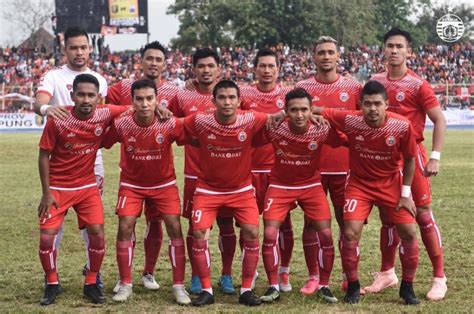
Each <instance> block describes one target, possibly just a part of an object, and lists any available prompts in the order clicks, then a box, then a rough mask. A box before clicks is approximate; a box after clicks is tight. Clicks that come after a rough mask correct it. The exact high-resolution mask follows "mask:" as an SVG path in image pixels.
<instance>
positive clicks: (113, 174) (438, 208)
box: [0, 130, 474, 313]
mask: <svg viewBox="0 0 474 314" xmlns="http://www.w3.org/2000/svg"><path fill="white" fill-rule="evenodd" d="M39 136H40V135H39V134H35V133H34V134H0V198H1V200H2V201H1V202H0V231H1V238H0V312H6V311H11V312H18V311H26V312H38V311H54V312H57V311H60V312H73V311H91V310H94V311H95V310H98V311H104V312H105V311H107V312H110V311H113V312H117V311H120V312H129V311H133V312H145V311H146V312H160V311H166V312H190V311H192V312H201V311H202V312H204V311H208V312H209V311H212V312H222V311H226V312H227V311H231V312H237V311H242V310H245V311H255V312H263V311H265V312H277V311H286V312H287V311H289V312H300V313H301V312H309V311H310V312H316V311H321V312H328V311H331V312H332V311H338V312H339V311H360V312H368V311H370V312H382V311H384V312H401V311H403V312H415V311H428V312H471V311H472V308H473V307H474V299H473V297H472V291H471V290H470V289H472V288H471V286H472V285H471V282H472V274H473V273H474V269H473V261H474V253H473V252H474V242H473V241H472V239H473V238H474V237H473V236H474V232H473V228H472V226H471V221H472V212H471V211H472V209H473V208H474V206H473V205H474V200H473V180H472V173H473V172H474V162H473V156H474V154H473V153H474V141H473V138H474V131H454V130H453V131H449V132H448V133H447V138H446V147H445V149H444V152H443V156H442V163H441V173H440V174H439V175H438V176H437V177H436V178H434V180H433V194H434V200H433V208H434V210H435V215H436V219H437V221H438V223H439V227H440V229H441V232H442V236H443V241H444V248H445V267H446V273H447V276H448V279H449V291H448V295H447V298H446V300H444V301H442V302H428V301H423V302H422V303H421V305H419V306H417V307H407V306H404V305H402V304H401V301H400V299H399V298H398V291H397V290H395V289H390V290H388V291H384V292H383V293H382V294H379V295H371V296H366V297H364V298H362V300H361V303H360V304H359V305H357V306H348V305H345V304H343V303H341V302H339V303H338V304H336V305H326V304H323V303H322V302H321V301H319V300H318V299H317V298H316V297H302V296H301V295H300V294H299V293H298V290H299V287H301V286H302V285H303V283H304V280H305V279H306V269H305V265H304V257H303V252H302V247H301V227H302V214H301V211H299V210H295V211H294V214H293V223H294V226H295V227H294V229H295V249H294V253H293V261H292V265H291V266H292V271H291V282H292V284H293V287H294V290H293V292H291V293H289V294H283V295H282V298H281V300H280V301H279V302H276V303H274V304H272V305H265V306H262V307H259V308H255V309H249V308H244V307H242V306H240V305H239V304H238V301H237V296H224V295H222V294H221V293H219V292H218V290H219V289H218V287H217V285H216V284H214V288H215V291H216V302H217V303H216V304H215V305H212V306H209V307H206V308H204V309H195V308H189V307H179V306H176V305H174V304H173V298H172V295H171V291H170V290H171V288H170V285H171V269H170V266H169V263H168V256H167V241H166V240H165V241H164V242H163V248H162V250H161V255H160V260H159V262H158V269H157V279H158V281H159V282H160V284H161V286H162V288H161V289H160V290H159V291H158V292H149V291H145V290H144V289H143V288H142V287H140V286H139V285H138V284H137V285H136V286H135V288H134V295H133V298H132V299H131V300H130V301H129V302H127V303H125V304H114V303H112V301H111V300H110V297H111V296H112V288H113V286H114V285H115V283H116V280H117V278H118V271H117V267H116V262H115V240H114V239H115V233H116V228H117V219H116V217H115V215H114V205H115V201H116V193H117V186H118V185H117V183H118V166H117V165H118V158H119V155H118V149H117V148H114V149H113V150H111V151H106V152H105V153H104V161H105V169H106V194H105V201H104V208H105V223H106V225H105V230H106V246H107V253H106V257H105V259H104V263H103V267H102V273H103V278H104V280H105V283H106V295H107V297H108V303H107V304H106V305H104V306H100V307H94V306H93V305H90V304H89V303H88V302H87V301H85V300H84V299H83V298H82V297H81V295H82V280H83V279H82V275H81V273H82V266H83V265H84V262H85V251H84V245H83V243H82V239H81V237H80V234H79V232H78V230H77V223H76V218H75V214H74V212H73V211H70V214H69V215H68V216H67V218H66V232H65V236H64V240H63V244H62V247H61V250H60V253H59V259H58V261H59V273H60V277H61V282H62V285H63V287H64V288H65V293H64V294H62V295H61V296H60V297H59V298H58V299H57V300H56V303H55V304H54V305H51V306H49V307H48V308H41V307H40V306H39V305H38V301H39V299H40V298H41V296H42V293H43V289H42V285H43V273H42V269H41V265H40V262H39V258H38V253H37V251H38V227H37V219H36V209H37V206H38V202H39V199H40V183H39V178H38V170H37V143H38V141H39ZM427 138H428V139H431V133H430V132H428V134H427ZM428 142H429V141H428ZM175 155H176V157H175V158H176V162H175V164H176V167H177V174H178V182H179V186H180V187H181V186H182V164H183V157H182V150H181V149H179V148H178V149H176V150H175ZM183 224H184V225H186V226H185V227H184V228H183V229H184V230H187V222H185V221H183ZM379 225H380V223H379V221H378V215H377V212H376V210H374V211H373V212H372V216H371V218H370V222H369V224H368V226H367V227H366V228H365V230H364V234H363V239H362V248H361V250H362V251H361V254H362V258H361V263H360V279H361V283H362V284H368V283H369V282H370V281H371V280H372V273H373V272H374V271H377V270H378V267H379V259H380V253H379V249H378V235H379V231H378V230H379ZM333 227H335V222H334V221H333ZM137 229H138V230H137V235H138V244H137V249H136V258H135V263H134V265H135V267H134V281H135V283H138V280H139V276H140V273H141V270H142V269H143V249H142V248H143V241H142V235H143V232H144V224H143V218H141V219H140V220H139V222H138V225H137ZM334 237H336V235H334ZM211 242H212V249H211V250H212V253H213V270H212V273H213V282H214V283H215V282H216V280H217V276H218V274H219V269H220V257H219V252H218V249H217V246H216V244H217V241H216V231H215V230H214V231H213V232H212V240H211ZM260 261H261V259H260ZM186 270H187V275H186V278H187V279H188V278H189V273H190V272H189V271H190V269H189V264H188V265H187V269H186ZM259 273H260V277H259V279H258V282H257V293H258V294H262V293H263V292H264V291H265V289H266V276H265V271H264V269H263V265H262V263H261V262H260V264H259ZM397 273H398V274H400V263H399V262H398V261H397ZM234 274H235V282H236V283H239V281H240V253H236V258H235V263H234ZM339 284H340V258H339V252H338V251H337V250H336V260H335V267H334V271H333V276H332V288H333V291H334V292H335V294H336V296H337V297H338V298H339V299H342V297H343V294H342V292H341V291H340V288H339ZM430 286H431V265H430V262H429V259H428V257H427V255H426V252H425V250H424V249H423V246H422V245H421V244H420V266H419V270H418V275H417V282H416V286H415V289H416V292H417V293H418V295H419V297H421V298H422V299H424V298H423V297H424V295H425V294H426V292H427V291H428V290H429V288H430Z"/></svg>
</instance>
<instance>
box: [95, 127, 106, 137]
mask: <svg viewBox="0 0 474 314" xmlns="http://www.w3.org/2000/svg"><path fill="white" fill-rule="evenodd" d="M103 131H104V129H102V127H101V126H100V125H97V126H96V127H95V130H94V134H95V136H101V135H102V132H103Z"/></svg>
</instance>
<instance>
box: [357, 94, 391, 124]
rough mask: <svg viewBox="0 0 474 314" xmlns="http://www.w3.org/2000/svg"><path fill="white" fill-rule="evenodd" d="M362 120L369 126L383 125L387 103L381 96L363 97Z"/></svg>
mask: <svg viewBox="0 0 474 314" xmlns="http://www.w3.org/2000/svg"><path fill="white" fill-rule="evenodd" d="M361 107H362V112H363V113H364V119H365V121H366V122H367V124H368V125H370V126H380V125H382V124H383V123H384V121H385V117H386V110H387V108H388V101H387V100H386V99H385V98H384V96H383V95H381V94H374V95H364V98H363V99H362V106H361Z"/></svg>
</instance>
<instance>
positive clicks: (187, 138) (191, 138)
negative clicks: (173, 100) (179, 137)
mask: <svg viewBox="0 0 474 314" xmlns="http://www.w3.org/2000/svg"><path fill="white" fill-rule="evenodd" d="M196 115H197V113H194V114H192V115H190V116H187V117H185V118H178V121H179V123H183V126H184V142H185V144H188V145H191V146H194V147H200V145H201V144H200V143H199V139H198V135H197V133H196V129H195V127H194V121H195V119H196Z"/></svg>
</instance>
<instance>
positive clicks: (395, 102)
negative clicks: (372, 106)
mask: <svg viewBox="0 0 474 314" xmlns="http://www.w3.org/2000/svg"><path fill="white" fill-rule="evenodd" d="M371 80H375V81H378V82H380V83H381V84H382V85H383V86H385V89H386V90H387V96H388V101H389V106H388V110H390V111H393V112H396V113H398V114H400V115H402V116H404V117H406V118H407V119H408V120H410V122H411V124H412V125H413V129H414V130H415V137H416V141H417V142H418V143H420V142H423V140H424V138H423V131H424V130H425V122H426V112H427V111H428V110H429V109H431V108H435V107H439V102H438V99H437V98H436V96H435V94H434V91H433V88H432V87H431V85H430V84H429V83H428V82H427V81H425V80H424V79H422V78H421V77H419V76H418V75H417V74H416V73H415V72H413V71H412V70H410V69H408V71H407V72H406V73H405V76H404V77H402V78H400V79H398V80H391V79H389V78H388V72H382V73H378V74H375V75H374V76H372V78H371Z"/></svg>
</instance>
